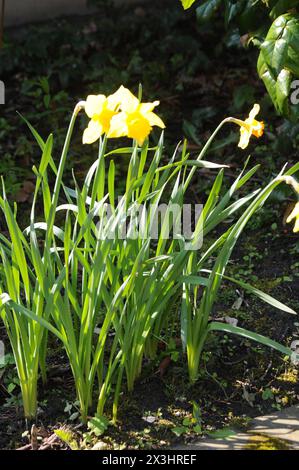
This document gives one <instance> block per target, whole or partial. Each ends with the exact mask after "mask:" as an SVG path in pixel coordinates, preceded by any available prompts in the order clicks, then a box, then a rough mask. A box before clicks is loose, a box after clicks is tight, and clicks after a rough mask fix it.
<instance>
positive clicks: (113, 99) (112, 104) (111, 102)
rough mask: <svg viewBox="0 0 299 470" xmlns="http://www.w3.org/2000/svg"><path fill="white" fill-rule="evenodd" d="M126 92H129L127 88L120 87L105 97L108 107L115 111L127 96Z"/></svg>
mask: <svg viewBox="0 0 299 470" xmlns="http://www.w3.org/2000/svg"><path fill="white" fill-rule="evenodd" d="M127 91H129V90H127V88H125V87H124V86H123V85H121V86H120V87H119V89H118V90H117V91H116V92H115V93H113V94H112V95H109V96H108V97H107V102H108V107H109V108H110V109H113V110H117V109H118V108H119V106H120V105H121V103H123V102H124V100H125V97H126V95H127Z"/></svg>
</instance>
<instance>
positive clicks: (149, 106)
mask: <svg viewBox="0 0 299 470" xmlns="http://www.w3.org/2000/svg"><path fill="white" fill-rule="evenodd" d="M159 104H160V101H154V102H153V103H140V106H139V111H140V112H141V114H147V113H149V112H150V111H152V110H153V109H154V108H155V107H156V106H159Z"/></svg>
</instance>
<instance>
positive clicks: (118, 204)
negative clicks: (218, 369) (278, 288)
mask: <svg viewBox="0 0 299 470" xmlns="http://www.w3.org/2000/svg"><path fill="white" fill-rule="evenodd" d="M158 104H159V102H158V101H154V102H153V103H147V102H142V101H141V90H140V92H139V97H138V98H137V97H136V96H134V95H133V94H132V93H131V92H130V91H129V90H128V89H126V88H124V87H120V88H119V90H117V91H116V92H115V93H114V94H112V95H110V96H108V97H107V96H104V95H90V96H88V97H87V99H86V100H85V101H80V102H79V103H78V104H77V105H76V106H75V109H74V112H73V114H72V117H71V120H70V124H69V128H68V131H67V134H66V138H65V143H64V146H63V150H62V154H61V156H60V159H59V164H58V166H56V164H55V160H54V158H53V135H52V134H50V135H49V137H48V138H47V140H46V141H44V140H43V139H42V138H41V137H40V135H39V134H38V133H37V131H36V130H35V129H34V128H33V127H32V126H31V125H30V123H29V122H28V121H26V122H27V124H28V126H29V128H30V130H31V132H32V134H33V136H34V137H35V139H36V141H37V143H38V145H39V147H40V149H41V160H40V164H39V166H38V167H33V172H34V174H35V177H36V183H35V191H34V194H33V201H32V207H31V213H30V220H28V226H27V227H26V228H25V230H22V229H21V228H20V226H19V224H18V212H17V206H16V205H14V206H13V207H12V206H11V205H10V203H9V201H8V199H7V197H6V193H5V183H4V182H3V185H2V186H3V195H2V197H0V207H1V210H2V212H3V215H4V217H5V220H6V225H7V233H8V235H7V236H6V235H4V234H0V256H1V270H0V315H1V319H2V321H3V323H4V325H5V327H6V331H7V335H8V338H9V340H10V344H11V348H12V351H13V354H14V357H15V361H16V366H17V371H18V375H19V380H20V386H21V391H22V397H23V405H24V414H25V417H26V418H30V419H32V418H34V417H35V415H36V410H37V396H38V394H37V383H38V378H39V376H41V378H42V380H43V381H44V382H46V380H47V341H48V338H49V336H50V335H54V336H55V337H56V338H57V339H58V340H59V341H60V342H61V345H62V347H63V348H64V350H65V353H66V355H67V357H68V360H69V364H70V368H71V371H72V374H73V377H74V383H75V388H76V394H77V398H78V400H79V402H80V411H81V418H82V421H83V422H86V420H87V416H88V415H90V414H91V413H96V414H97V416H102V415H103V414H104V413H105V412H109V409H110V406H112V408H113V417H114V419H116V416H117V409H118V404H119V398H120V395H121V394H122V393H125V390H126V389H127V390H132V389H133V388H134V385H135V382H136V379H137V378H138V376H139V375H140V373H141V369H142V365H143V361H144V358H147V359H151V360H153V359H155V356H156V353H157V347H158V343H159V342H160V341H161V340H162V341H164V342H166V343H167V342H168V341H169V340H170V339H171V334H172V331H173V328H172V327H171V325H173V324H174V323H176V322H177V321H180V322H181V338H182V349H183V352H184V353H186V354H185V355H184V357H185V358H186V361H187V364H188V370H189V377H190V381H191V382H195V381H196V380H197V379H198V375H199V370H200V365H201V362H200V359H201V353H202V351H203V348H204V346H205V342H206V339H207V337H208V335H209V334H210V332H212V331H225V332H228V333H232V334H237V335H241V336H243V337H246V338H250V339H251V340H253V341H257V342H260V343H262V344H265V345H268V346H269V347H271V348H274V349H276V350H278V351H279V352H280V353H282V354H284V355H286V356H291V357H292V354H293V352H292V350H291V349H289V348H288V347H287V346H283V345H281V344H279V343H277V342H275V341H273V340H271V339H269V338H267V337H265V336H261V335H259V334H256V333H254V332H251V331H247V330H245V329H243V328H241V327H237V326H233V325H230V324H227V323H222V322H215V321H210V316H211V312H212V309H213V306H214V303H215V301H216V299H217V293H218V291H219V288H220V286H221V282H222V280H223V279H229V280H230V281H231V282H235V283H237V284H239V285H240V286H241V287H242V289H245V290H247V291H249V292H251V293H252V294H254V295H256V296H258V297H260V298H261V299H262V300H264V301H265V302H268V303H270V304H271V305H272V306H274V307H276V308H278V309H281V310H284V311H285V312H288V313H290V314H292V313H294V312H293V311H292V310H291V309H290V308H288V307H287V306H285V305H283V304H282V303H280V302H279V301H277V300H275V299H273V298H272V297H270V296H269V295H267V294H265V293H263V292H261V291H260V290H258V289H255V288H254V287H251V286H250V285H249V284H248V283H247V282H246V279H244V280H243V281H240V280H238V281H237V280H235V279H232V278H226V276H225V269H226V265H227V263H228V262H229V259H230V256H231V254H232V251H233V248H234V246H235V244H236V243H237V241H238V238H239V237H240V235H241V233H242V231H243V229H244V228H245V226H246V224H247V222H248V221H249V220H250V218H251V217H252V216H253V214H254V213H255V212H256V211H257V210H258V209H259V208H260V207H261V206H262V205H263V204H265V202H266V201H267V199H268V198H269V196H270V194H271V192H272V191H273V189H274V188H276V187H277V186H278V185H279V184H281V183H287V184H290V185H291V186H292V187H293V189H294V191H295V193H296V194H297V193H298V183H297V182H296V180H295V179H294V178H293V177H292V175H293V174H294V173H295V172H296V171H298V169H299V165H298V164H297V165H295V166H293V167H292V168H290V169H289V170H288V171H287V172H285V170H284V169H283V170H282V171H281V172H280V174H279V175H278V176H277V177H275V178H274V179H273V180H272V181H270V182H269V183H268V184H265V186H264V187H261V188H260V189H258V190H256V191H254V192H250V191H249V192H248V194H247V195H245V196H244V195H243V196H242V197H241V196H239V198H238V192H239V190H240V189H241V188H243V187H244V186H245V185H246V183H247V182H248V181H250V179H251V177H252V176H253V175H254V174H255V173H256V171H257V170H258V165H257V166H254V167H252V168H248V165H249V164H248V162H246V163H245V164H244V169H243V170H242V171H241V172H240V174H238V175H236V179H235V181H234V183H233V184H232V185H231V187H230V188H229V190H228V191H224V190H223V179H224V175H225V168H226V166H225V165H223V164H217V163H215V162H210V161H206V160H204V156H205V154H206V152H207V150H208V148H209V146H210V144H211V142H212V141H213V140H214V139H215V138H216V136H217V133H218V131H219V130H220V129H221V128H222V127H223V126H224V125H225V124H234V125H237V126H239V129H240V142H239V146H240V147H241V148H243V149H245V148H246V146H247V145H248V142H249V139H250V138H251V137H252V136H254V137H257V138H258V137H260V136H261V135H262V133H263V129H264V124H263V123H262V122H260V121H258V120H257V115H258V112H259V106H258V105H257V104H256V105H254V107H253V109H252V111H251V112H250V113H249V116H248V118H246V119H245V120H240V119H236V118H233V117H228V118H225V119H224V120H223V121H222V122H221V123H220V124H219V126H218V127H217V129H216V130H215V131H214V132H213V133H212V135H211V137H210V139H209V140H208V141H207V142H206V144H205V145H204V146H203V149H202V151H201V152H200V154H199V155H198V156H197V158H195V159H191V158H190V155H189V153H188V150H187V144H186V142H185V143H184V144H183V145H178V146H177V148H176V150H175V152H174V153H173V154H172V155H170V156H168V157H166V155H167V152H166V149H164V145H163V132H164V131H162V134H161V137H160V140H159V142H158V145H154V146H151V145H150V142H149V140H150V133H151V130H152V128H153V126H158V127H159V128H161V129H163V128H164V127H165V124H164V123H163V121H162V120H161V118H160V117H159V116H158V115H157V114H156V113H155V112H154V110H155V108H156V107H157V106H158ZM84 114H86V115H87V117H88V118H89V120H87V119H86V116H85V117H84ZM81 115H82V117H81ZM79 116H80V119H85V120H86V129H85V131H84V133H83V144H85V145H88V144H92V143H96V144H97V146H98V150H97V152H96V155H95V162H94V163H93V164H92V165H91V167H90V169H89V170H88V172H87V174H86V177H85V180H84V183H83V184H82V185H79V184H78V182H77V181H76V178H75V172H74V173H73V174H74V176H73V185H72V187H69V186H67V185H66V184H65V183H64V168H65V163H66V161H67V159H69V158H71V157H70V145H71V139H72V134H73V130H74V127H75V124H76V120H77V119H78V118H79ZM123 137H126V138H129V139H131V140H130V141H129V142H130V144H129V147H119V148H117V149H115V148H114V150H111V149H109V142H110V139H121V138H123ZM82 152H84V150H83V149H82ZM162 155H163V162H164V163H162V160H161V159H162ZM107 157H109V158H107ZM127 157H129V158H128V164H127V175H126V187H125V191H124V194H121V195H119V194H118V187H117V181H116V179H115V174H116V166H117V165H118V162H119V159H122V158H127ZM166 158H167V161H165V159H166ZM108 162H109V163H108ZM199 168H210V169H211V170H212V171H215V179H214V182H213V184H212V185H211V189H210V193H209V196H208V198H207V200H206V201H205V203H204V204H203V207H202V211H201V212H200V215H199V217H198V219H197V220H196V223H195V226H194V230H193V231H192V233H191V234H190V235H188V236H185V235H184V234H181V233H180V234H179V236H174V233H175V225H176V223H177V219H178V218H179V217H181V216H182V214H183V211H184V201H185V199H186V195H187V193H188V190H189V186H190V182H191V180H192V178H193V176H194V173H195V172H196V171H197V170H198V169H199ZM53 177H54V181H55V182H54V184H53V185H52V184H50V181H53ZM242 193H243V194H244V188H243V191H242ZM117 196H118V197H117ZM162 203H163V204H164V209H165V211H164V212H165V213H164V216H165V217H164V218H163V220H162V221H161V222H160V223H159V224H158V225H157V226H156V227H153V220H155V216H156V215H157V212H158V211H159V208H160V205H161V204H162ZM37 204H38V206H39V208H40V207H42V213H41V212H40V210H39V213H38V215H37V213H36V212H37V211H36V206H37ZM173 205H175V207H176V210H177V212H176V217H173V216H171V214H170V212H171V210H172V209H171V208H172V206H173ZM108 206H109V211H108V210H107V208H108ZM140 208H142V209H140ZM138 212H139V216H138V217H137V215H136V213H138ZM137 218H138V222H139V223H138V224H137ZM293 219H296V225H295V229H296V230H297V229H298V206H296V209H295V210H294V212H293V213H292V214H291V215H290V221H292V220H293ZM224 222H225V223H224ZM216 227H218V229H217V233H218V234H219V237H218V239H217V240H216V241H214V242H213V243H212V244H210V245H209V246H205V249H203V248H202V246H201V243H200V241H201V240H202V238H203V237H206V236H207V235H208V234H209V233H210V232H211V231H212V230H214V229H215V228H216ZM153 228H155V230H153ZM123 229H125V230H123ZM124 232H125V233H126V235H125V236H122V234H123V233H124ZM171 234H172V235H171Z"/></svg>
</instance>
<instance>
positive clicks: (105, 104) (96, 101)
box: [83, 86, 124, 144]
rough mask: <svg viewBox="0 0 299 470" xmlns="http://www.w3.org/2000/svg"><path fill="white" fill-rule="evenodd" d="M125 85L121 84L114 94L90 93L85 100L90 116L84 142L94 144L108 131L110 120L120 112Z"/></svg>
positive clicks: (86, 109) (86, 110)
mask: <svg viewBox="0 0 299 470" xmlns="http://www.w3.org/2000/svg"><path fill="white" fill-rule="evenodd" d="M123 89H124V87H123V86H121V87H120V88H119V89H118V90H117V91H116V92H115V93H114V94H113V95H110V96H108V97H106V96H105V95H89V96H88V97H87V99H86V102H85V106H84V107H85V112H86V114H87V116H88V117H89V118H90V121H89V124H88V127H87V128H86V129H85V131H84V133H83V144H92V143H93V142H95V141H96V140H98V139H99V138H100V136H101V135H102V134H104V133H108V131H109V129H110V122H111V119H112V117H113V116H115V115H116V114H117V112H118V109H119V105H120V102H121V99H122V94H123Z"/></svg>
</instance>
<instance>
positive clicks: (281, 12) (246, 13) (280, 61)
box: [181, 0, 299, 121]
mask: <svg viewBox="0 0 299 470" xmlns="http://www.w3.org/2000/svg"><path fill="white" fill-rule="evenodd" d="M181 2H182V5H183V7H184V8H185V9H188V8H190V7H191V6H192V5H193V4H195V5H196V6H197V8H196V16H197V20H198V22H199V24H203V23H205V22H208V21H210V20H211V19H212V17H213V16H214V15H215V14H217V13H218V12H222V13H223V16H224V19H225V26H226V28H228V29H230V30H231V31H233V30H236V29H238V30H239V34H240V36H242V42H243V43H246V44H247V45H250V44H252V43H253V44H254V45H255V46H257V47H258V48H259V51H260V52H259V57H258V62H257V69H258V74H259V76H260V78H261V79H262V80H263V82H264V84H265V86H266V89H267V91H268V93H269V96H270V97H271V99H272V101H273V103H274V105H275V108H276V109H277V111H278V112H279V113H280V114H282V115H284V116H285V117H287V118H289V119H292V120H295V121H296V120H298V117H299V106H298V105H299V99H298V98H299V86H298V83H299V82H298V78H299V56H298V41H299V0H225V1H222V0H181Z"/></svg>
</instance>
